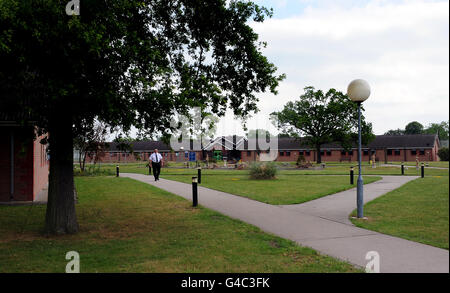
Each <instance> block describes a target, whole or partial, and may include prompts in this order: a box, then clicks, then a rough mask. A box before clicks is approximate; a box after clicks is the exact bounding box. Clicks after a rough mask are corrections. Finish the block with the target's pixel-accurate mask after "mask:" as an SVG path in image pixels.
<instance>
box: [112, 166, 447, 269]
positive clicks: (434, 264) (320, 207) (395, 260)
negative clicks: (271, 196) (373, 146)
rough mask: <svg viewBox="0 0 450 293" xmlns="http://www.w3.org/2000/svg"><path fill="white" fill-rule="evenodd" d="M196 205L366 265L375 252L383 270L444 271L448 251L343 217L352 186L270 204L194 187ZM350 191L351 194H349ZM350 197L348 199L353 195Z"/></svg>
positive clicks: (187, 189) (183, 189) (379, 186)
mask: <svg viewBox="0 0 450 293" xmlns="http://www.w3.org/2000/svg"><path fill="white" fill-rule="evenodd" d="M120 176H122V177H129V178H132V179H135V180H139V181H142V182H145V183H148V184H151V185H154V186H156V187H158V188H161V189H164V190H167V191H169V192H171V193H174V194H177V195H179V196H182V197H184V198H186V199H188V200H192V187H191V185H190V184H185V183H181V182H176V181H171V180H166V179H161V180H160V181H157V182H155V181H154V179H153V176H148V175H141V174H127V173H122V174H121V175H120ZM414 178H417V177H403V176H383V179H382V180H380V181H377V182H375V183H371V184H368V185H366V186H365V187H364V192H365V197H366V200H371V199H373V198H375V197H378V196H380V195H383V194H385V193H386V192H388V191H390V190H392V189H395V188H398V187H400V186H401V185H403V184H404V183H406V182H408V181H410V180H412V179H414ZM198 191H199V195H198V200H199V204H200V205H202V206H204V207H207V208H210V209H212V210H215V211H218V212H220V213H222V214H224V215H227V216H229V217H232V218H235V219H239V220H242V221H244V222H246V223H249V224H252V225H254V226H257V227H259V228H260V229H262V230H263V231H266V232H269V233H272V234H274V235H277V236H280V237H282V238H287V239H291V240H293V241H296V242H297V243H299V244H300V245H303V246H308V247H311V248H313V249H315V250H317V251H319V252H321V253H324V254H327V255H330V256H333V257H336V258H339V259H342V260H345V261H348V262H350V263H352V264H354V265H356V266H359V267H363V268H364V267H365V266H366V264H367V263H368V262H369V260H366V258H365V257H366V254H367V253H368V252H369V251H376V252H378V254H379V256H380V271H381V272H382V273H383V272H384V273H422V272H427V273H437V272H440V273H448V272H449V253H448V250H445V249H440V248H436V247H433V246H429V245H425V244H420V243H417V242H413V241H408V240H405V239H401V238H397V237H392V236H388V235H384V234H381V233H377V232H374V231H369V230H365V229H361V228H357V227H355V226H353V225H352V224H351V223H350V222H349V221H348V220H347V219H346V217H347V216H348V214H349V213H350V212H351V211H352V210H353V209H355V207H356V192H355V189H352V190H348V191H344V192H340V193H337V194H334V195H331V196H327V197H324V198H321V199H317V200H314V201H311V202H308V203H304V204H300V205H292V206H275V205H269V204H265V203H261V202H258V201H255V200H251V199H248V198H244V197H240V196H236V195H231V194H228V193H225V192H220V191H216V190H212V189H208V188H205V187H201V186H199V190H198ZM352 193H353V194H352ZM352 197H353V199H352Z"/></svg>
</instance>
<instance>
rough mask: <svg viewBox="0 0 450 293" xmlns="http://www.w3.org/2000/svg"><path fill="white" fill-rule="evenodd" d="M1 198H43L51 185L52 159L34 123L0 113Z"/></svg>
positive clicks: (4, 199)
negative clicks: (49, 174)
mask: <svg viewBox="0 0 450 293" xmlns="http://www.w3.org/2000/svg"><path fill="white" fill-rule="evenodd" d="M0 118H1V119H0V131H1V134H2V135H1V136H0V154H1V156H0V202H2V203H5V202H7V203H11V202H16V201H30V202H32V201H40V200H41V199H42V198H45V196H44V195H42V193H45V192H46V188H47V186H48V173H49V161H48V157H47V149H46V146H45V145H43V144H41V143H40V140H41V139H42V138H43V137H44V136H41V137H38V138H36V139H34V137H35V133H34V132H35V128H34V127H33V126H21V125H19V124H17V123H16V122H14V121H13V119H8V118H7V117H6V116H4V117H0Z"/></svg>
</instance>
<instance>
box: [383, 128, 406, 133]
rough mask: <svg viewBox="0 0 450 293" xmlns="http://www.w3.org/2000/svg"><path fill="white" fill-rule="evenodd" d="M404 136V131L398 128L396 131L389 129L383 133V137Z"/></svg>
mask: <svg viewBox="0 0 450 293" xmlns="http://www.w3.org/2000/svg"><path fill="white" fill-rule="evenodd" d="M404 134H405V130H403V129H400V128H398V129H391V130H388V131H386V132H385V133H384V135H404Z"/></svg>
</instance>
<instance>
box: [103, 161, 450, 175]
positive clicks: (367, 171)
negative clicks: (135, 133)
mask: <svg viewBox="0 0 450 293" xmlns="http://www.w3.org/2000/svg"><path fill="white" fill-rule="evenodd" d="M350 167H354V172H355V174H357V173H358V167H357V165H356V164H348V163H330V164H328V163H327V165H326V167H325V168H324V169H322V168H317V169H304V170H301V169H296V168H290V169H282V168H281V169H280V170H279V172H278V174H280V175H349V174H350ZM99 170H100V171H99V174H101V173H102V172H103V173H105V174H106V175H107V174H115V172H116V164H102V165H101V166H100V169H99ZM119 170H120V172H125V173H138V174H148V167H147V165H146V163H128V164H119ZM248 173H249V170H236V169H202V174H208V175H215V174H218V175H246V174H248ZM362 173H363V175H398V176H401V169H400V168H399V167H398V166H387V167H381V166H378V167H377V168H372V167H371V166H369V165H368V164H363V166H362ZM195 174H197V170H196V169H195V168H190V169H189V168H164V167H163V168H162V169H161V176H163V175H195ZM448 174H449V170H440V169H433V168H425V176H448ZM405 175H407V176H420V170H416V168H415V167H412V166H409V167H408V168H407V169H405Z"/></svg>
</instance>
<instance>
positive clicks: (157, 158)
mask: <svg viewBox="0 0 450 293" xmlns="http://www.w3.org/2000/svg"><path fill="white" fill-rule="evenodd" d="M162 159H163V158H162V156H161V154H160V153H158V149H155V152H154V153H153V154H151V155H150V161H152V168H153V176H155V181H158V180H159V173H160V172H161V162H162Z"/></svg>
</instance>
